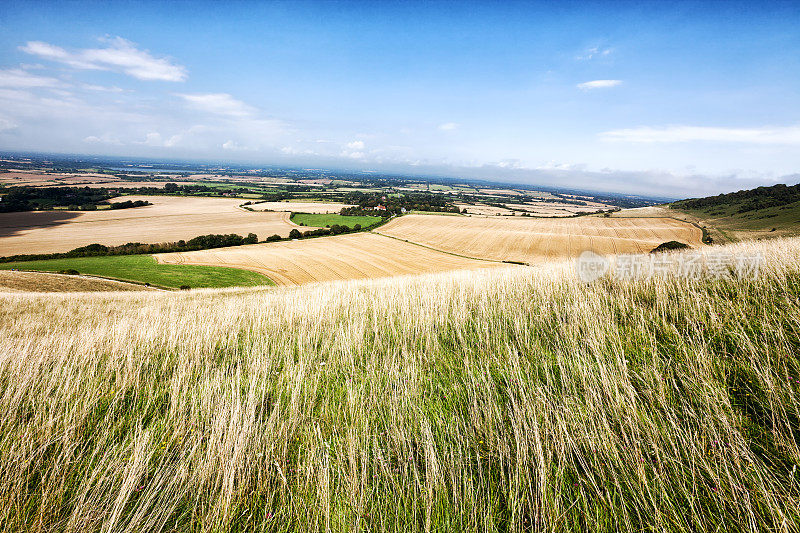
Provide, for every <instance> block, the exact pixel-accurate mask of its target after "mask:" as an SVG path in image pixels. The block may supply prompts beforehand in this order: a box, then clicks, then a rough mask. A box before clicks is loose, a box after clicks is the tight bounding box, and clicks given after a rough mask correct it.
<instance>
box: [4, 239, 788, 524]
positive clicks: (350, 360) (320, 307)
mask: <svg viewBox="0 0 800 533" xmlns="http://www.w3.org/2000/svg"><path fill="white" fill-rule="evenodd" d="M739 246H740V248H739V249H740V250H741V249H744V247H746V245H739ZM747 249H748V250H749V251H754V250H759V251H761V252H762V253H764V254H765V256H766V258H767V262H768V267H767V268H765V269H764V270H763V271H762V273H761V276H760V277H759V278H758V279H756V280H733V279H731V280H725V279H719V280H706V281H692V280H685V279H675V278H660V279H654V280H647V281H638V282H635V281H626V282H622V281H615V280H612V279H603V280H600V281H598V282H595V283H592V284H584V283H580V282H578V281H577V280H576V279H575V276H574V275H573V274H572V272H571V268H572V267H571V265H567V266H566V267H563V268H561V267H553V269H552V270H540V269H533V268H522V267H509V268H507V269H500V270H493V271H482V272H471V273H452V274H447V275H436V276H427V277H420V278H398V279H391V280H382V281H372V282H350V283H331V284H325V285H317V286H312V287H304V288H293V289H270V290H261V289H236V290H227V291H196V292H191V293H166V294H165V293H146V294H117V295H113V296H109V295H98V296H94V295H91V296H86V295H83V296H63V295H58V296H53V295H46V296H42V295H13V296H12V295H0V381H1V382H2V383H3V387H2V388H0V530H3V531H53V530H59V531H215V532H216V531H303V532H306V531H342V532H344V531H393V532H394V531H397V532H399V531H487V532H495V531H496V532H501V531H502V532H510V531H565V530H568V531H592V532H594V531H613V532H616V531H631V532H633V531H670V532H673V531H678V532H687V533H688V532H692V533H694V532H699V531H787V532H789V531H797V530H798V529H800V480H798V475H800V473H798V472H797V464H798V462H799V461H800V449H799V448H798V443H799V442H800V359H798V353H800V322H798V317H800V239H797V240H779V241H769V242H766V243H757V244H754V245H752V247H751V248H747Z"/></svg>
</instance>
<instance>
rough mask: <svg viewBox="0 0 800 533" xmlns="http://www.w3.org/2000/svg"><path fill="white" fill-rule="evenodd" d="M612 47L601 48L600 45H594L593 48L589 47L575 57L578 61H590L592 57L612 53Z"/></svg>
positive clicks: (605, 55)
mask: <svg viewBox="0 0 800 533" xmlns="http://www.w3.org/2000/svg"><path fill="white" fill-rule="evenodd" d="M611 52H612V49H611V48H601V47H599V46H592V47H591V48H587V49H586V50H584V51H583V52H582V53H580V54H578V55H577V56H575V59H576V60H578V61H589V60H592V59H596V58H598V57H607V56H609V55H611Z"/></svg>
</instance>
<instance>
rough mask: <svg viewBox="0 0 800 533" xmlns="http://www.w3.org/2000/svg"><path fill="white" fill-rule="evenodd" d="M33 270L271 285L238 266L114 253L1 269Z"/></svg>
mask: <svg viewBox="0 0 800 533" xmlns="http://www.w3.org/2000/svg"><path fill="white" fill-rule="evenodd" d="M10 269H17V270H32V271H40V272H60V271H63V270H70V269H71V270H77V271H78V272H80V273H81V274H90V275H92V276H102V277H105V278H112V279H119V280H123V281H134V282H137V283H150V284H151V285H158V286H160V287H170V288H175V289H177V288H179V287H181V286H182V285H188V286H189V287H192V288H203V287H242V286H243V287H254V286H258V285H271V284H272V282H271V281H270V280H269V278H267V277H266V276H263V275H261V274H258V273H256V272H251V271H249V270H241V269H238V268H226V267H210V266H198V265H162V264H159V263H157V262H156V260H155V259H154V258H153V256H151V255H112V256H104V257H70V258H66V259H46V260H42V261H19V262H14V263H0V270H10Z"/></svg>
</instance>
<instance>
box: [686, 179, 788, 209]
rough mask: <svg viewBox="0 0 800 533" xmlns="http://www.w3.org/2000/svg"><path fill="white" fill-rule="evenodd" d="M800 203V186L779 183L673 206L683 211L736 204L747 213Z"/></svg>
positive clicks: (687, 201) (694, 199)
mask: <svg viewBox="0 0 800 533" xmlns="http://www.w3.org/2000/svg"><path fill="white" fill-rule="evenodd" d="M794 202H800V184H798V185H784V184H782V183H779V184H778V185H773V186H771V187H756V188H755V189H748V190H742V191H736V192H730V193H727V194H718V195H716V196H707V197H705V198H690V199H688V200H679V201H677V202H674V203H673V204H672V205H673V206H674V207H677V208H683V209H703V208H706V207H716V206H729V205H732V204H736V206H737V207H738V210H737V212H739V213H746V212H748V211H756V210H758V209H765V208H767V207H778V206H782V205H786V204H791V203H794Z"/></svg>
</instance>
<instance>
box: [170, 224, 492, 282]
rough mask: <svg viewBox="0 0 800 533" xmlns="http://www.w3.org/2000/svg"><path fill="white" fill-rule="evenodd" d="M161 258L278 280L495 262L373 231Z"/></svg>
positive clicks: (368, 275) (420, 270)
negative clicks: (447, 251)
mask: <svg viewBox="0 0 800 533" xmlns="http://www.w3.org/2000/svg"><path fill="white" fill-rule="evenodd" d="M155 257H156V259H157V260H158V261H159V262H160V263H172V264H192V265H210V266H227V267H236V268H243V269H247V270H253V271H255V272H259V273H261V274H264V275H266V276H268V277H269V278H270V279H271V280H272V281H274V282H275V283H276V284H278V285H301V284H305V283H312V282H317V281H334V280H350V279H366V278H383V277H390V276H400V275H406V274H423V273H431V272H444V271H449V270H474V269H482V268H492V267H497V266H499V265H500V263H497V262H490V261H479V260H475V259H467V258H464V257H458V256H455V255H451V254H447V253H443V252H439V251H436V250H431V249H429V248H425V247H423V246H418V245H416V244H411V243H407V242H403V241H400V240H397V239H392V238H390V237H385V236H383V235H377V234H375V233H353V234H349V235H337V236H335V237H324V238H315V239H303V240H297V241H283V242H274V243H263V244H252V245H246V246H234V247H231V248H218V249H213V250H198V251H194V252H176V253H168V254H159V255H156V256H155Z"/></svg>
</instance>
